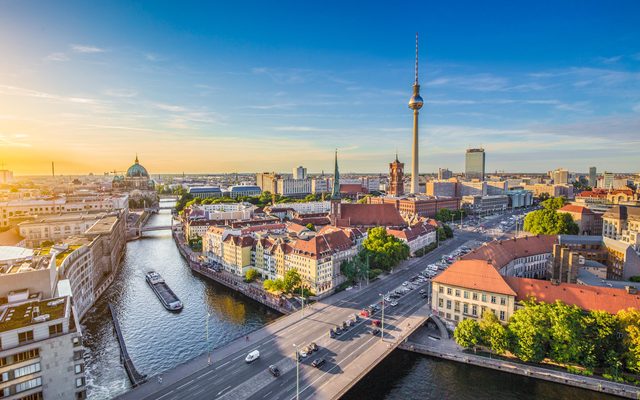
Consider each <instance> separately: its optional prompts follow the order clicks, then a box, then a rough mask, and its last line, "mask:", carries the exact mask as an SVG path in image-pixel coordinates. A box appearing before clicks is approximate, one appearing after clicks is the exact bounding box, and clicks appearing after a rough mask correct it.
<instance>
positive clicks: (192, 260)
mask: <svg viewBox="0 0 640 400" xmlns="http://www.w3.org/2000/svg"><path fill="white" fill-rule="evenodd" d="M172 233H173V239H174V241H175V243H176V246H177V247H178V251H179V252H180V254H181V255H182V257H184V259H185V260H186V261H187V263H188V264H189V268H191V270H192V271H194V272H196V273H198V274H200V275H203V276H205V277H207V278H209V279H212V280H214V281H216V282H217V283H219V284H221V285H224V286H226V287H228V288H230V289H232V290H235V291H237V292H239V293H241V294H243V295H245V296H247V297H249V298H250V299H253V300H255V301H257V302H259V303H262V304H264V305H265V306H267V307H270V308H272V309H274V310H276V311H278V312H280V313H282V314H291V313H293V312H294V311H296V310H295V309H294V308H293V307H292V306H291V305H290V304H289V303H288V302H286V301H284V300H283V299H281V298H280V297H278V296H274V295H272V294H270V293H268V292H266V291H264V290H262V289H259V288H256V287H255V286H253V285H251V284H248V283H246V282H244V281H243V280H242V279H241V278H238V277H236V276H234V275H232V274H230V273H228V272H225V271H220V272H218V271H215V270H213V269H211V268H208V267H206V266H204V265H202V263H200V262H199V261H198V260H197V258H196V256H195V255H194V254H192V253H191V252H190V249H188V248H187V247H186V244H184V243H182V242H181V241H180V239H179V237H178V235H177V233H176V231H175V230H174V231H173V232H172Z"/></svg>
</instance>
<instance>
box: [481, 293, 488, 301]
mask: <svg viewBox="0 0 640 400" xmlns="http://www.w3.org/2000/svg"><path fill="white" fill-rule="evenodd" d="M482 301H484V302H486V301H487V295H486V294H484V293H482Z"/></svg>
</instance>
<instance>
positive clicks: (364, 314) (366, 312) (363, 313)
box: [360, 310, 370, 318]
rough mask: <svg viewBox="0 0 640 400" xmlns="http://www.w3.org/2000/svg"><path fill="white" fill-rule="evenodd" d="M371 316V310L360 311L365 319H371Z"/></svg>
mask: <svg viewBox="0 0 640 400" xmlns="http://www.w3.org/2000/svg"><path fill="white" fill-rule="evenodd" d="M369 314H370V312H369V310H362V311H360V315H361V316H363V317H365V318H367V317H369Z"/></svg>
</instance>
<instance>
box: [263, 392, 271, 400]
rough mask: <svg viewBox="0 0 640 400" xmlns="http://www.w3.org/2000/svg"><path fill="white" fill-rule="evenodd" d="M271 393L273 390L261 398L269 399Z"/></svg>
mask: <svg viewBox="0 0 640 400" xmlns="http://www.w3.org/2000/svg"><path fill="white" fill-rule="evenodd" d="M271 393H273V390H271V391H270V392H269V393H267V394H265V395H264V396H262V398H263V399H266V398H267V397H269V395H270V394H271Z"/></svg>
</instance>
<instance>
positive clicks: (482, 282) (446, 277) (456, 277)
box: [433, 260, 516, 296]
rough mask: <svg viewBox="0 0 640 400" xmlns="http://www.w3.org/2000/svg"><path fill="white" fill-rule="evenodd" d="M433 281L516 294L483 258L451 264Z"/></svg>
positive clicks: (485, 290) (491, 291) (490, 291)
mask: <svg viewBox="0 0 640 400" xmlns="http://www.w3.org/2000/svg"><path fill="white" fill-rule="evenodd" d="M433 282H436V283H441V284H444V285H450V286H457V287H460V288H467V289H475V290H481V291H484V292H489V293H500V294H506V295H511V296H515V295H516V293H515V292H514V291H513V289H511V287H509V285H508V284H507V282H505V280H504V278H503V277H502V276H501V275H500V273H499V272H498V270H496V268H495V267H494V266H493V265H491V264H489V263H487V262H486V261H483V260H459V261H456V262H455V263H453V264H451V266H449V268H447V269H446V270H444V272H442V273H441V274H440V275H438V276H437V277H435V278H433Z"/></svg>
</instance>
